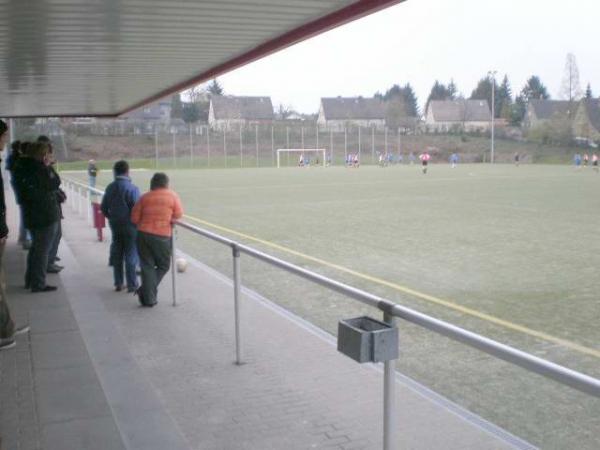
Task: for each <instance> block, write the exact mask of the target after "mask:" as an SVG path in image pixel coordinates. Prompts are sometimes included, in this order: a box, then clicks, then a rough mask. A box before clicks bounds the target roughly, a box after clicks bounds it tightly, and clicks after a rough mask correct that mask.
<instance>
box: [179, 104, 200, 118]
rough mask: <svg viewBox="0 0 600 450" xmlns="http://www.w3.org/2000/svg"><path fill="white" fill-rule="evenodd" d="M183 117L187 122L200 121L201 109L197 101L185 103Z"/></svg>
mask: <svg viewBox="0 0 600 450" xmlns="http://www.w3.org/2000/svg"><path fill="white" fill-rule="evenodd" d="M181 118H182V119H183V121H184V122H185V123H194V122H198V119H200V110H199V109H198V105H197V104H196V103H185V104H184V105H183V109H182V111H181Z"/></svg>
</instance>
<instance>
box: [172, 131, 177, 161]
mask: <svg viewBox="0 0 600 450" xmlns="http://www.w3.org/2000/svg"><path fill="white" fill-rule="evenodd" d="M171 131H172V132H173V131H175V130H171ZM176 168H177V150H176V149H175V133H173V169H176Z"/></svg>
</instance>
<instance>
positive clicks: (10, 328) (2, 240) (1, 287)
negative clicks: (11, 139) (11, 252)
mask: <svg viewBox="0 0 600 450" xmlns="http://www.w3.org/2000/svg"><path fill="white" fill-rule="evenodd" d="M7 139H8V126H7V125H6V123H5V122H4V121H2V120H0V151H2V150H3V149H4V146H5V145H6V141H7ZM7 237H8V227H7V226H6V203H5V202H4V181H3V180H2V174H1V173H0V350H6V349H8V348H11V347H14V346H15V345H16V341H15V336H16V335H18V334H22V333H27V332H28V331H29V326H23V327H19V328H17V327H15V323H14V321H13V319H12V317H11V315H10V309H9V307H8V303H7V298H6V291H5V284H6V283H5V281H4V264H3V261H2V259H3V257H4V247H5V246H6V238H7Z"/></svg>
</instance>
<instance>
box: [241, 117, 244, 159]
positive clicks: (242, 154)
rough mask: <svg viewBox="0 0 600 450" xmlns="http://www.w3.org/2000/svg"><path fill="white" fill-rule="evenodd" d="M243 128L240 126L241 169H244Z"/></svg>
mask: <svg viewBox="0 0 600 450" xmlns="http://www.w3.org/2000/svg"><path fill="white" fill-rule="evenodd" d="M242 140H243V138H242V126H241V125H240V167H242V168H243V167H244V146H243V144H242Z"/></svg>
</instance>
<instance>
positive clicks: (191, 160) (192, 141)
mask: <svg viewBox="0 0 600 450" xmlns="http://www.w3.org/2000/svg"><path fill="white" fill-rule="evenodd" d="M190 168H191V169H193V168H194V138H193V137H192V124H191V122H190Z"/></svg>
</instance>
